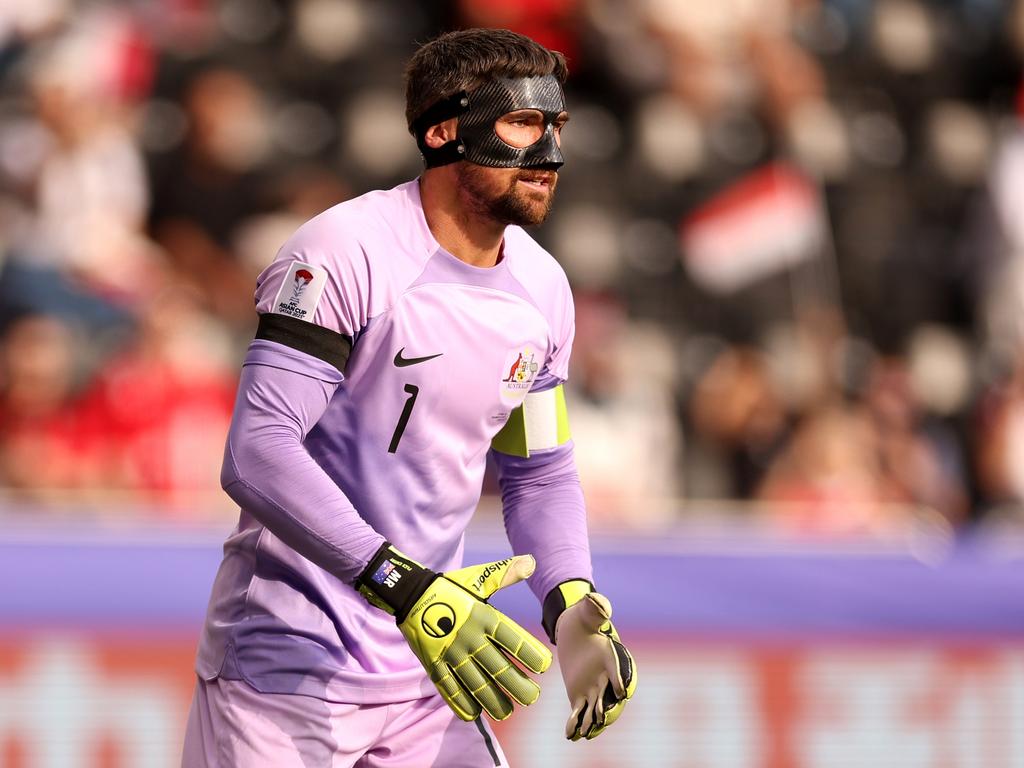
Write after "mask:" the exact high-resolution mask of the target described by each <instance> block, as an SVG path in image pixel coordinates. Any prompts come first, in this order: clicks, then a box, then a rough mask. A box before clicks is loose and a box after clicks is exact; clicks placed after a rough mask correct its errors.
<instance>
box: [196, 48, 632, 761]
mask: <svg viewBox="0 0 1024 768" xmlns="http://www.w3.org/2000/svg"><path fill="white" fill-rule="evenodd" d="M565 77H566V67H565V61H564V58H563V57H562V56H561V54H558V53H554V52H551V51H548V50H547V49H545V48H543V47H542V46H540V45H538V44H537V43H535V42H533V41H532V40H530V39H529V38H526V37H523V36H521V35H517V34H514V33H511V32H508V31H504V30H467V31H463V32H454V33H449V34H447V35H443V36H441V37H440V38H438V39H436V40H434V41H432V42H429V43H427V44H425V45H424V46H422V47H421V48H420V49H419V50H418V51H417V52H416V54H415V55H414V56H413V58H412V60H411V61H410V63H409V65H408V68H407V71H406V95H407V102H406V103H407V119H408V124H409V129H410V132H411V133H412V134H413V136H414V137H415V139H416V142H417V145H418V147H419V149H420V152H421V153H422V155H423V158H424V164H425V166H426V167H425V170H424V171H423V173H422V175H421V176H420V177H419V178H418V179H415V180H413V181H410V182H407V183H405V184H401V185H399V186H397V187H395V188H394V189H390V190H382V191H375V192H370V193H368V194H366V195H363V196H362V197H359V198H357V199H354V200H351V201H348V202H346V203H343V204H341V205H338V206H335V207H334V208H331V209H330V210H328V211H326V212H324V213H322V214H320V215H319V216H317V217H315V218H313V219H311V220H310V221H308V222H307V223H306V224H304V225H303V226H302V227H301V228H300V229H299V230H298V231H297V232H296V233H295V234H294V235H293V236H292V237H291V238H290V239H289V240H288V242H286V243H285V245H284V246H283V247H282V249H281V250H280V252H279V253H278V255H277V257H276V259H275V260H274V261H273V263H271V264H270V266H268V267H267V269H266V270H264V272H263V273H262V274H261V275H260V277H259V279H258V281H257V287H256V310H257V313H258V315H259V324H258V329H257V331H256V338H255V339H254V341H253V342H252V343H251V345H250V347H249V350H248V353H247V355H246V358H245V361H244V363H243V366H242V373H241V379H240V383H239V389H238V397H237V402H236V405H235V412H234V416H233V419H232V425H231V431H230V434H229V436H228V443H227V447H226V450H225V456H224V464H223V469H222V482H223V486H224V489H225V490H226V491H227V493H228V494H229V495H230V496H231V498H232V499H234V500H235V501H236V502H237V503H238V504H239V505H240V507H241V514H240V518H239V523H238V526H237V527H236V529H235V530H234V531H233V532H232V534H231V535H230V536H229V538H228V540H227V542H226V544H225V546H224V559H223V562H222V564H221V567H220V570H219V571H218V574H217V577H216V581H215V583H214V586H213V593H212V596H211V598H210V605H209V610H208V613H207V620H206V625H205V628H204V631H203V634H202V638H201V640H200V644H199V651H198V658H197V663H196V670H197V673H198V675H199V680H198V682H197V687H196V691H195V696H194V699H193V703H192V709H191V712H190V715H189V721H188V726H187V732H186V737H185V750H184V757H183V765H184V766H186V768H200V767H202V766H220V767H221V768H229V767H230V768H238V767H242V768H258V767H259V766H275V768H276V767H277V766H333V767H334V768H338V767H339V766H360V768H371V767H372V768H425V766H440V767H443V768H482V767H483V766H503V765H506V762H505V758H504V755H503V754H502V751H501V748H500V746H499V745H498V744H497V742H496V741H495V739H494V735H493V733H492V731H491V728H490V725H489V724H488V720H487V718H484V717H482V716H481V715H482V713H484V712H486V713H487V714H488V715H489V717H490V718H492V719H495V720H500V719H503V718H505V717H508V716H509V715H510V714H511V713H512V712H513V709H514V707H515V705H516V704H519V705H528V704H530V703H532V702H533V701H535V700H536V698H537V696H538V693H539V689H538V687H537V684H536V683H535V682H534V680H533V679H532V678H531V676H530V675H529V674H528V673H529V672H533V673H540V672H543V671H544V670H545V669H546V668H547V667H548V665H549V664H550V662H551V653H550V651H548V649H547V646H546V645H545V644H543V643H542V642H540V641H539V640H538V639H536V638H534V637H532V636H531V635H530V634H529V633H528V632H526V631H525V630H524V629H523V628H522V627H520V626H518V625H517V624H516V623H515V622H513V621H512V620H510V619H509V618H508V617H506V616H504V615H503V614H502V613H501V612H500V611H499V610H497V609H496V608H495V607H492V606H491V605H490V604H489V603H488V602H487V598H489V597H490V596H491V595H492V594H494V592H495V591H497V590H498V589H500V588H502V587H504V586H507V585H509V584H512V583H515V582H517V581H520V580H523V579H528V580H529V584H530V587H531V588H532V589H533V591H534V592H535V593H536V595H537V596H538V598H539V600H540V602H541V605H542V610H541V612H540V613H541V616H542V623H543V625H544V627H545V629H546V631H547V633H548V635H549V638H550V639H551V641H552V642H553V643H555V649H556V653H557V655H558V662H559V667H560V669H561V672H562V677H563V681H564V685H565V690H566V693H567V694H568V698H569V706H568V707H567V710H566V712H567V723H566V726H565V728H566V731H565V732H566V736H567V737H569V738H572V739H579V738H592V737H594V736H596V735H597V734H599V733H600V732H601V731H602V730H603V729H604V728H605V727H607V726H608V725H610V724H611V723H612V722H613V721H614V720H615V719H616V718H617V717H618V716H619V713H620V712H621V710H622V707H623V706H624V704H625V701H626V699H627V698H628V697H629V696H630V695H631V694H632V691H633V688H634V686H635V684H636V672H635V669H634V667H633V660H632V657H631V656H630V655H629V653H628V652H627V651H626V650H625V648H624V647H623V646H622V644H621V643H620V642H619V638H618V635H617V634H616V633H615V630H614V628H613V627H612V624H611V621H610V616H611V608H610V606H609V605H608V601H607V600H606V599H605V598H603V597H602V596H601V595H598V594H596V593H595V592H594V591H593V588H592V584H591V582H592V575H591V566H590V553H589V547H588V543H587V530H586V513H585V510H584V505H583V498H582V494H581V491H580V487H579V481H578V479H577V476H576V471H575V464H574V459H573V450H572V442H571V439H570V435H569V429H568V421H567V418H566V413H565V403H564V398H563V395H562V386H561V385H562V382H563V381H564V380H565V378H566V376H567V370H568V363H569V354H570V349H571V346H572V338H573V329H574V323H573V307H572V297H571V294H570V292H569V286H568V284H567V282H566V279H565V275H564V273H563V272H562V270H561V269H560V267H559V266H558V265H557V263H556V262H555V261H554V259H552V257H551V256H550V255H549V254H548V253H547V252H545V251H544V250H543V249H542V248H541V247H540V246H538V245H537V244H536V243H535V242H534V241H533V240H532V239H531V238H530V237H529V236H528V235H527V234H526V233H525V232H524V230H523V227H527V226H532V225H536V224H539V223H540V222H542V221H543V220H544V219H545V217H546V216H547V213H548V210H549V209H550V207H551V202H552V199H553V195H554V191H555V186H556V184H557V181H558V170H559V168H560V167H561V165H562V154H561V130H562V126H563V125H564V124H565V121H566V120H567V119H568V114H567V112H566V110H565V104H564V96H563V92H562V84H563V83H564V80H565ZM367 119H370V118H367ZM488 455H491V456H492V457H493V460H494V462H495V464H496V466H497V469H498V477H499V482H500V486H501V491H502V504H503V512H504V518H505V526H506V530H507V532H508V536H509V541H510V543H511V545H512V549H513V551H514V553H515V554H514V556H513V557H511V558H509V559H507V560H501V561H498V562H495V563H488V564H484V565H475V566H470V567H462V562H461V561H462V550H463V534H464V531H465V528H466V525H467V523H468V522H469V519H470V517H471V516H472V514H473V511H474V510H475V508H476V505H477V503H478V501H479V498H480V492H481V483H482V478H483V474H484V467H485V463H486V460H487V456H488Z"/></svg>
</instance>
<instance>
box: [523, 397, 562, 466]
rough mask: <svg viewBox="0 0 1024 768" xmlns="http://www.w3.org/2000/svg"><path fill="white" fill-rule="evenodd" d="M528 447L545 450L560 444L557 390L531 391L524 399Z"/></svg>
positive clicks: (533, 449)
mask: <svg viewBox="0 0 1024 768" xmlns="http://www.w3.org/2000/svg"><path fill="white" fill-rule="evenodd" d="M523 422H524V424H525V426H526V448H527V450H529V451H543V450H547V449H548V448H556V447H557V446H558V403H557V400H556V399H555V390H554V389H547V390H545V391H543V392H530V393H529V394H528V395H527V396H526V399H524V400H523Z"/></svg>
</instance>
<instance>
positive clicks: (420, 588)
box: [356, 541, 439, 624]
mask: <svg viewBox="0 0 1024 768" xmlns="http://www.w3.org/2000/svg"><path fill="white" fill-rule="evenodd" d="M438 575H439V574H437V573H435V572H434V571H432V570H430V569H429V568H424V567H423V566H422V565H420V564H419V563H417V562H416V561H415V560H411V559H410V558H408V557H406V556H405V555H403V554H402V553H401V552H399V551H398V550H397V549H395V548H394V547H392V546H391V544H390V543H388V542H386V541H385V542H384V543H383V544H382V545H381V547H380V549H378V550H377V552H376V554H375V555H374V556H373V557H372V558H370V562H369V564H367V566H366V569H365V570H364V571H363V572H362V573H361V574H360V575H359V578H358V579H356V588H357V589H358V590H359V592H360V594H362V596H363V597H365V598H366V599H367V600H369V601H370V603H372V604H373V605H375V606H377V607H378V608H380V609H381V610H383V611H387V612H388V613H390V614H392V615H393V616H394V617H395V620H396V621H397V622H398V623H399V624H401V623H402V622H403V621H405V617H406V616H407V615H408V613H409V610H410V609H411V608H412V607H413V605H415V604H416V601H417V600H419V599H420V597H422V595H423V593H424V592H426V591H427V587H428V586H430V583H431V582H432V581H434V579H436V578H437V577H438Z"/></svg>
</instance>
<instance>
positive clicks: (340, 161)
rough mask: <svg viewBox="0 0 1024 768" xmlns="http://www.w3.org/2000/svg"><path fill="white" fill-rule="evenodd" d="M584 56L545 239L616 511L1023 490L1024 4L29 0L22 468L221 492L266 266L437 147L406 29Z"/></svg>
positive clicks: (6, 390)
mask: <svg viewBox="0 0 1024 768" xmlns="http://www.w3.org/2000/svg"><path fill="white" fill-rule="evenodd" d="M468 26H492V27H507V28H511V29H515V30H517V31H520V32H523V33H525V34H528V35H530V36H532V37H534V38H535V39H537V40H538V41H540V42H542V43H544V44H545V45H547V46H549V47H551V48H554V49H557V50H560V51H563V52H564V53H565V54H566V55H567V56H568V58H569V61H570V68H571V72H572V74H571V78H570V82H569V84H568V89H567V91H568V94H567V95H568V100H569V104H570V111H571V114H572V121H571V123H570V124H569V126H568V127H567V128H566V131H565V134H564V136H565V147H564V150H565V154H566V157H567V164H566V166H565V168H564V169H563V173H562V174H561V179H560V182H559V192H558V202H557V204H556V206H555V209H554V212H553V214H552V216H551V219H550V220H549V221H548V222H547V223H546V224H545V225H544V226H543V227H541V228H540V229H539V230H538V231H537V232H536V237H537V238H538V239H539V240H540V241H541V242H542V243H543V244H544V245H545V246H547V247H548V248H549V249H550V250H551V251H552V252H553V253H554V254H555V255H556V257H557V258H558V259H559V260H560V261H561V262H562V264H563V266H564V267H565V269H566V272H567V273H568V275H569V278H570V282H571V283H572V285H573V289H574V293H575V297H576V303H577V340H576V346H575V353H574V362H573V365H574V368H573V371H572V374H571V381H570V384H571V392H570V398H571V407H570V412H571V416H572V427H573V433H574V438H575V441H576V447H577V457H578V460H579V466H580V473H581V478H582V480H583V483H584V488H585V491H586V494H587V498H588V504H589V507H590V509H591V515H592V519H593V520H594V524H595V526H598V527H600V526H603V525H607V526H658V525H663V524H665V523H667V522H670V521H672V520H673V519H677V518H678V517H679V516H680V515H685V514H686V513H687V510H689V509H692V508H696V507H697V506H699V504H698V502H699V503H700V504H702V505H703V508H715V509H722V510H724V511H725V513H726V514H743V513H748V514H752V515H762V516H764V517H766V518H767V519H770V520H773V521H776V522H778V523H780V524H782V525H786V526H790V527H793V528H795V529H797V530H806V531H812V532H826V533H845V532H858V531H864V530H874V529H881V528H885V526H887V525H890V524H891V523H893V522H894V521H897V522H898V521H899V520H900V519H903V518H905V517H906V516H907V515H911V516H913V515H916V514H919V513H926V514H928V515H931V516H933V517H934V518H936V519H939V520H943V521H947V522H948V523H949V524H951V525H953V526H966V525H969V524H971V523H974V522H977V521H981V520H985V521H988V520H1001V521H1002V520H1011V521H1012V520H1021V521H1024V514H1022V512H1021V510H1022V508H1024V89H1022V87H1021V79H1022V78H1021V74H1022V71H1024V66H1022V64H1024V1H1022V0H1017V1H1016V2H1003V1H1002V0H931V1H929V2H926V1H925V0H716V2H713V3H701V2H679V1H678V0H635V1H634V2H626V1H625V0H448V1H447V2H437V3H415V2H412V0H134V2H133V1H132V0H118V1H117V2H113V1H110V2H101V1H100V0H93V1H92V2H90V1H88V0H33V2H26V3H18V2H15V3H13V4H12V3H6V4H0V487H2V488H4V489H5V490H4V499H5V500H6V501H5V504H7V505H12V503H13V505H14V506H16V503H17V502H18V501H29V502H39V503H43V504H47V503H52V504H54V505H58V506H59V505H61V504H67V503H68V502H69V501H73V502H75V503H81V502H83V501H90V500H92V501H94V502H95V505H96V506H97V507H103V508H109V509H116V508H125V509H138V508H140V507H145V508H152V509H157V510H160V512H159V514H163V515H170V516H180V517H185V518H196V517H203V516H206V515H210V514H214V515H221V514H224V511H225V508H226V505H227V504H228V502H227V500H226V498H225V497H223V496H222V494H220V493H219V487H218V480H217V477H218V473H219V466H220V456H221V451H222V447H223V441H224V436H225V433H226V429H227V424H228V421H229V419H230V413H231V405H232V401H233V397H234V385H235V380H236V377H237V371H238V364H239V362H240V360H241V357H242V355H243V354H244V350H245V347H246V345H247V343H248V341H249V339H251V337H252V333H253V330H254V327H255V314H254V312H253V304H252V294H253V286H254V280H255V277H256V275H257V274H258V273H259V272H260V270H261V269H262V268H263V267H264V266H265V265H266V264H267V263H268V262H269V261H270V260H271V259H272V258H273V256H274V254H275V253H276V251H277V249H278V247H279V246H280V245H281V243H282V242H283V241H284V240H285V238H287V237H288V235H289V234H290V233H291V232H292V231H293V230H294V229H295V228H296V227H297V226H298V225H299V224H300V223H301V222H302V221H304V220H305V219H306V218H308V217H310V216H311V215H314V214H316V213H318V212H320V211H322V210H324V209H326V208H328V207H330V206H331V205H334V204H336V203H338V202H341V201H343V200H345V199H348V198H350V197H352V196H354V195H357V194H360V193H362V192H364V191H367V190H369V189H373V188H381V187H388V186H392V185H394V184H396V183H400V182H402V181H405V180H407V179H409V178H412V177H414V176H415V175H416V174H417V173H418V172H419V169H420V167H421V163H420V159H419V157H418V154H417V152H416V147H415V144H414V142H413V141H412V140H411V138H410V137H409V135H408V133H407V132H406V129H405V122H404V114H403V113H404V94H403V90H402V86H401V72H402V68H403V64H404V62H405V60H406V59H407V58H408V56H409V55H410V54H411V52H412V51H413V50H414V49H415V45H416V43H417V42H420V41H424V40H426V39H429V38H430V37H432V36H434V35H435V34H437V33H439V32H441V31H444V30H447V29H453V28H458V27H468Z"/></svg>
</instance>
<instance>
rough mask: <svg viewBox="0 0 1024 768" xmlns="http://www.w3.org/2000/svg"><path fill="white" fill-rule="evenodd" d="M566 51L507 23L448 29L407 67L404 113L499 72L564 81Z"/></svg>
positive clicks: (417, 111)
mask: <svg viewBox="0 0 1024 768" xmlns="http://www.w3.org/2000/svg"><path fill="white" fill-rule="evenodd" d="M568 74H569V70H568V67H566V64H565V56H563V55H562V54H561V53H559V52H558V51H549V50H548V49H547V48H545V47H544V46H543V45H541V44H540V43H537V42H534V41H533V40H531V39H530V38H528V37H526V36H525V35H520V34H519V33H517V32H512V31H510V30H507V29H464V30H459V31H457V32H446V33H445V34H443V35H441V36H440V37H436V38H434V39H433V40H431V41H430V42H428V43H424V44H423V45H422V46H420V48H419V50H417V51H416V53H414V54H413V57H412V58H411V59H410V60H409V63H408V64H407V65H406V68H405V119H406V122H407V123H408V124H409V130H410V131H411V130H412V124H413V121H414V120H415V119H416V118H417V117H419V116H420V115H421V114H423V113H424V112H425V111H426V110H427V108H428V107H430V106H431V105H433V104H435V103H437V102H438V101H440V100H441V99H446V98H448V97H449V96H452V95H454V94H456V93H458V92H459V91H472V90H473V89H475V88H477V87H478V86H480V85H482V84H483V83H485V82H487V81H488V80H491V79H493V78H495V77H540V76H543V75H554V76H555V77H556V78H558V81H559V82H560V83H563V84H564V83H565V78H566V76H567V75H568Z"/></svg>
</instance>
